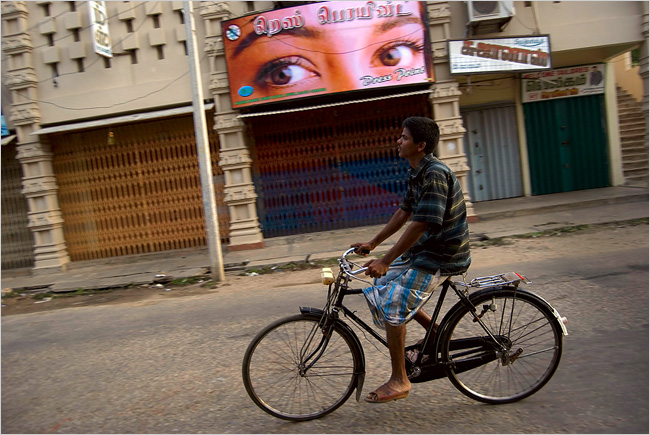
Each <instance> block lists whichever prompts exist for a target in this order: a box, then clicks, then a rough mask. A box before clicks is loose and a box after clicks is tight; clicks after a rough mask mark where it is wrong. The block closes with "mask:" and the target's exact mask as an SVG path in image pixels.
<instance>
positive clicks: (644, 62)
mask: <svg viewBox="0 0 650 435" xmlns="http://www.w3.org/2000/svg"><path fill="white" fill-rule="evenodd" d="M641 7H642V8H643V16H642V20H643V21H642V23H641V26H642V27H641V33H642V34H643V43H642V44H641V46H640V47H639V75H640V76H641V80H642V81H643V99H642V100H641V110H642V111H643V114H644V116H645V138H644V142H645V144H646V146H648V115H650V111H649V110H648V3H647V2H641Z"/></svg>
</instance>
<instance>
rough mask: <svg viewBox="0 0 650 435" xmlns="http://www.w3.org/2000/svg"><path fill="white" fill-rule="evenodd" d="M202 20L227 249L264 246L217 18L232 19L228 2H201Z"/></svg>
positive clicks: (247, 155)
mask: <svg viewBox="0 0 650 435" xmlns="http://www.w3.org/2000/svg"><path fill="white" fill-rule="evenodd" d="M201 16H202V17H203V19H204V21H205V29H206V35H205V51H206V53H207V54H208V58H209V59H210V92H211V93H212V96H213V98H214V102H215V108H216V109H215V127H214V128H215V130H217V132H218V134H219V146H220V149H219V154H220V159H221V160H220V161H219V166H220V167H221V169H222V170H223V172H224V177H225V183H224V190H225V202H226V205H227V206H228V211H229V214H230V244H229V245H228V250H230V251H232V250H244V249H256V248H262V247H263V246H264V238H263V236H262V231H261V230H260V224H259V219H258V216H257V208H256V206H255V201H256V199H257V194H256V193H255V185H254V184H253V177H252V173H251V165H252V163H253V161H252V159H251V156H250V151H249V149H248V147H247V145H246V135H245V131H246V125H245V124H244V123H243V122H242V121H241V119H239V118H237V115H238V114H239V112H238V111H235V110H233V109H232V107H231V103H230V87H229V84H228V73H227V70H226V57H225V51H224V47H223V37H222V35H221V21H223V20H228V19H230V18H232V16H233V14H232V12H231V11H230V5H229V4H228V2H216V3H215V2H201Z"/></svg>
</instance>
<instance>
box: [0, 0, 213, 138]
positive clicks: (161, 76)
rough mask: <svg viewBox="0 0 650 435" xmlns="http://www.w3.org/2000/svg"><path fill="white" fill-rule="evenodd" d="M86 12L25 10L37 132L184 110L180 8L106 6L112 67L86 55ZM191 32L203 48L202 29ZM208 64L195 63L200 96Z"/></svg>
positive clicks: (186, 89) (187, 95)
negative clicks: (159, 109)
mask: <svg viewBox="0 0 650 435" xmlns="http://www.w3.org/2000/svg"><path fill="white" fill-rule="evenodd" d="M196 3H197V8H196V10H195V16H196V19H197V20H198V21H199V23H200V22H201V20H200V11H201V9H200V5H199V4H198V2H196ZM72 4H74V5H75V6H74V10H72V9H73V7H72V6H71V5H72ZM88 4H89V3H88V2H79V1H78V2H69V1H55V2H25V6H26V8H27V12H28V14H29V21H30V30H29V36H30V38H31V41H32V43H33V47H34V48H33V52H32V59H33V67H34V72H35V74H36V77H38V85H37V87H36V90H35V92H36V95H32V96H27V97H28V98H30V97H31V98H32V99H37V100H38V101H39V103H40V104H39V109H40V115H41V120H40V124H41V126H44V125H50V124H59V123H64V122H72V121H75V120H78V119H87V118H96V117H106V116H114V115H115V114H116V113H125V112H137V111H149V110H151V109H152V108H156V107H168V106H181V105H189V104H191V102H192V96H191V92H190V89H191V88H190V81H189V76H188V74H187V71H188V62H187V55H186V53H185V28H184V25H183V16H182V8H183V2H181V1H170V2H167V1H161V2H136V1H133V2H132V1H119V2H118V1H108V2H106V12H107V15H108V23H109V31H110V36H111V41H112V44H113V58H112V59H107V58H105V57H102V56H100V55H97V54H96V53H94V51H93V46H92V40H91V38H92V35H91V32H90V31H89V26H90V14H89V11H88V8H89V6H88ZM5 26H7V27H9V28H11V23H5ZM196 27H197V39H198V40H199V41H202V40H204V33H205V31H204V27H203V26H200V25H199V26H196ZM3 33H4V32H3ZM17 61H19V60H17V59H15V60H14V62H17ZM208 62H209V59H208V58H207V56H203V57H202V59H201V71H202V72H203V79H202V80H201V82H202V84H203V87H204V93H207V92H208V83H209V81H208V71H209V67H208Z"/></svg>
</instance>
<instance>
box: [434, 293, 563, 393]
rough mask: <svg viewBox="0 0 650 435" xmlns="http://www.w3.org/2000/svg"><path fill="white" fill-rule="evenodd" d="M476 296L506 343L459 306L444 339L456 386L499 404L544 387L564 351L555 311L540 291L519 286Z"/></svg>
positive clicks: (474, 300)
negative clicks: (544, 299) (537, 294)
mask: <svg viewBox="0 0 650 435" xmlns="http://www.w3.org/2000/svg"><path fill="white" fill-rule="evenodd" d="M470 300H471V302H472V305H474V307H476V310H477V311H476V313H477V314H479V315H480V314H481V313H483V315H482V317H481V320H482V321H483V323H484V324H485V326H486V327H487V328H488V330H489V331H490V333H491V334H492V335H493V336H494V337H495V338H496V339H497V340H498V341H499V343H501V344H502V345H503V347H501V346H499V345H497V344H496V343H495V341H494V340H493V339H492V338H491V337H489V335H488V334H487V333H486V332H485V330H484V329H483V328H482V327H481V325H480V324H479V323H478V322H475V321H474V316H473V315H472V313H470V312H469V311H468V309H467V307H465V306H464V305H462V304H459V305H458V309H457V310H456V312H454V313H453V314H452V315H450V318H449V323H448V324H447V325H446V326H445V336H444V337H443V338H442V340H441V357H442V361H443V362H446V363H448V364H449V366H448V368H447V375H448V377H449V380H450V381H451V382H452V384H454V386H455V387H456V388H457V389H458V390H460V391H461V392H462V393H463V394H465V395H467V396H468V397H471V398H472V399H475V400H478V401H481V402H485V403H493V404H499V403H510V402H515V401H518V400H521V399H524V398H526V397H528V396H530V395H531V394H533V393H535V392H536V391H538V390H539V389H540V388H542V387H543V386H544V385H545V384H546V383H547V382H548V381H549V379H551V377H552V376H553V374H554V373H555V370H556V369H557V367H558V365H559V363H560V357H561V355H562V339H563V335H562V328H561V326H560V324H559V321H558V320H557V318H556V317H555V316H554V314H553V310H552V309H551V308H550V307H549V306H548V305H547V304H546V303H545V302H544V301H543V300H541V299H540V298H538V297H537V296H535V295H534V294H532V293H529V292H525V291H522V290H516V289H513V288H504V289H495V290H490V291H487V292H483V293H480V294H476V295H475V296H470Z"/></svg>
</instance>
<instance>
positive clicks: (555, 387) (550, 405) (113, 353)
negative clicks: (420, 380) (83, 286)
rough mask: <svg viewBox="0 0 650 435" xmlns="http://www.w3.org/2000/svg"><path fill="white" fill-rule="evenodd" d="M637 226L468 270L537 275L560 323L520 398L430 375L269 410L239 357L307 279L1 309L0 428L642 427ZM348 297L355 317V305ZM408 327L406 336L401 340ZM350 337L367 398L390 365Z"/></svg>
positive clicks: (644, 384) (303, 301)
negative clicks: (539, 371) (359, 356)
mask: <svg viewBox="0 0 650 435" xmlns="http://www.w3.org/2000/svg"><path fill="white" fill-rule="evenodd" d="M639 234H640V240H641V242H640V243H639V244H630V245H628V246H627V247H625V248H620V247H619V248H616V250H615V251H608V250H607V249H606V248H602V247H600V248H598V249H596V248H594V249H585V251H584V254H583V255H580V256H568V257H557V258H552V259H545V260H539V261H530V260H527V261H522V262H519V263H516V264H515V263H512V264H501V265H498V266H497V267H491V268H490V269H489V270H487V269H481V268H480V267H478V266H477V267H476V268H475V269H473V274H474V275H473V276H478V275H483V274H489V273H490V272H494V271H506V270H523V271H525V272H526V274H527V275H528V276H531V277H534V280H535V284H534V286H532V287H529V288H530V289H532V290H534V291H535V292H538V293H539V294H541V295H542V296H543V297H544V298H546V299H547V300H549V301H550V302H551V303H552V304H553V305H554V306H555V307H556V308H557V309H558V310H559V311H560V313H561V314H562V315H563V316H567V317H568V318H569V322H570V323H569V333H570V335H569V336H568V337H567V338H566V341H565V352H564V355H563V357H562V362H561V364H560V367H559V369H558V371H557V373H556V375H555V376H554V378H553V379H552V380H551V381H550V383H549V384H548V385H547V386H545V387H544V389H542V390H541V391H540V392H539V393H537V394H535V395H534V396H532V397H530V398H529V399H526V400H524V401H522V402H519V403H515V404H510V405H503V406H489V405H484V404H480V403H478V402H474V401H472V400H471V399H468V398H466V397H465V396H463V395H462V394H460V393H459V392H457V391H456V390H455V389H454V388H453V387H452V386H451V384H450V383H449V381H447V380H446V379H441V380H437V381H433V382H429V383H425V384H417V385H414V388H413V390H412V392H411V395H410V396H409V398H408V399H407V400H402V401H398V402H393V403H390V404H385V405H372V404H367V403H365V402H363V401H362V402H361V403H357V402H356V401H354V400H350V401H348V402H347V403H346V404H344V405H343V406H342V407H341V408H340V409H339V410H337V411H335V412H334V413H333V414H331V415H329V416H327V417H325V418H322V419H319V420H316V421H312V422H305V423H297V424H296V423H289V422H284V421H281V420H278V419H275V418H273V417H270V416H267V415H266V414H265V413H263V412H262V411H260V410H258V409H257V408H256V407H254V405H253V403H252V402H251V401H250V399H249V398H248V396H247V395H246V392H245V391H244V389H243V386H242V383H241V375H240V364H241V360H242V356H243V353H244V350H245V348H246V346H247V344H248V342H249V341H250V340H251V338H252V336H253V335H254V334H255V333H256V332H257V331H258V330H260V329H261V328H262V327H263V326H264V325H266V324H267V323H269V322H270V320H271V319H275V318H279V317H283V316H285V315H288V314H293V313H295V312H297V307H298V305H311V306H317V307H319V306H321V305H322V298H323V296H324V287H322V286H319V285H315V284H313V283H312V284H309V283H308V282H310V281H312V280H311V278H305V279H304V282H305V283H303V284H301V283H300V282H299V281H300V280H298V281H296V280H295V279H294V280H293V282H294V284H295V285H289V286H286V285H284V286H279V287H277V288H272V287H265V288H259V289H254V290H250V289H246V288H234V287H233V286H231V287H223V288H222V289H220V290H219V291H217V292H215V293H213V294H209V295H202V296H196V297H187V298H178V299H174V300H168V301H161V302H156V303H151V302H146V301H145V302H141V303H137V304H129V305H111V306H93V307H85V308H75V309H63V310H57V311H51V312H46V313H37V314H29V315H16V316H3V317H2V432H3V433H315V432H317V433H383V432H394V433H418V432H420V433H540V432H541V433H648V243H647V240H648V239H647V227H643V228H641V229H640V233H639ZM596 237H597V235H596ZM570 241H571V238H570V237H569V238H567V239H566V240H563V242H564V243H567V242H568V243H570ZM558 243H562V242H558ZM594 246H597V245H594ZM473 267H474V266H473ZM300 273H301V274H304V275H296V276H301V277H302V276H304V277H307V276H308V275H307V274H306V273H305V272H300ZM313 273H314V274H317V272H316V271H315V272H313ZM251 279H252V278H251ZM278 281H281V280H280V279H278ZM312 282H313V281H312ZM278 285H280V284H278ZM355 304H357V305H358V309H359V312H360V313H364V314H366V311H367V308H366V307H365V303H364V302H363V300H361V299H358V300H357V302H355ZM414 328H417V327H416V326H415V325H414ZM419 335H420V332H419V331H414V330H413V331H412V332H410V334H409V338H410V339H411V340H414V339H415V338H418V336H419ZM362 342H363V344H364V348H365V351H366V358H367V360H368V372H369V374H368V376H367V378H366V386H365V391H366V392H367V391H371V389H372V388H374V387H375V386H378V385H379V384H381V383H382V382H383V381H384V380H385V379H384V378H385V377H386V376H387V373H388V369H389V363H388V359H387V357H385V356H383V355H382V354H381V353H380V352H378V350H376V349H375V348H374V347H373V346H372V345H371V344H370V343H369V342H368V341H366V340H364V339H363V338H362Z"/></svg>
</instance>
